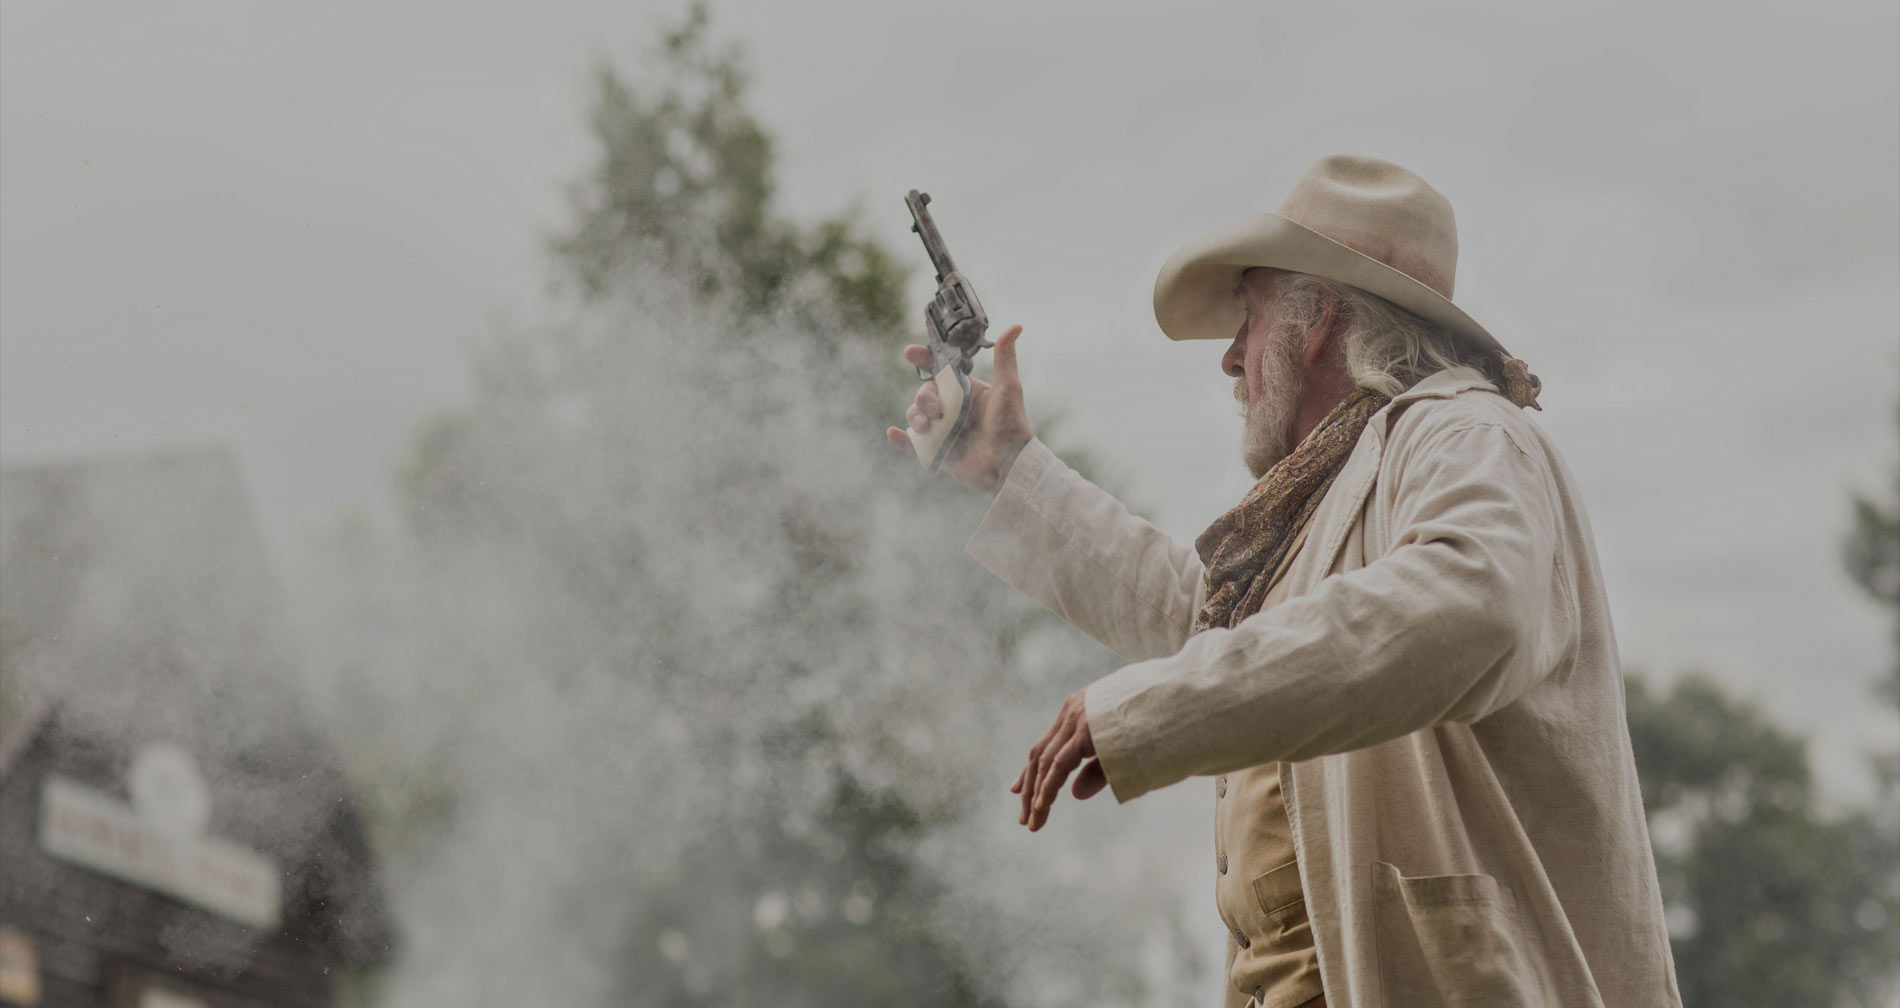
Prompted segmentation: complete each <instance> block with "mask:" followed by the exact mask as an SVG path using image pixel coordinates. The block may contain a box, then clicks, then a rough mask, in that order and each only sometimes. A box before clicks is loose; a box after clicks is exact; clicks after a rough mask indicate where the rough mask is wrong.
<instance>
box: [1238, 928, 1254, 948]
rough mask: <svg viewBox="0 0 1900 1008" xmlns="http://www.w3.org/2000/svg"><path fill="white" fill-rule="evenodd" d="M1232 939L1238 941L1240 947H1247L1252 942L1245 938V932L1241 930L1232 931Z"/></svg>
mask: <svg viewBox="0 0 1900 1008" xmlns="http://www.w3.org/2000/svg"><path fill="white" fill-rule="evenodd" d="M1234 941H1236V942H1239V943H1240V947H1241V948H1248V947H1250V946H1252V945H1253V942H1250V941H1248V940H1247V935H1246V933H1245V932H1241V931H1236V932H1234Z"/></svg>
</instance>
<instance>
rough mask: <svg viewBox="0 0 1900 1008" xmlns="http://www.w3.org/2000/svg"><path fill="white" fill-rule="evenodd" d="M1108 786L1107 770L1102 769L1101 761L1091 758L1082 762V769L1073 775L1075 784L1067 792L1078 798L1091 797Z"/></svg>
mask: <svg viewBox="0 0 1900 1008" xmlns="http://www.w3.org/2000/svg"><path fill="white" fill-rule="evenodd" d="M1107 786H1108V771H1106V770H1103V769H1102V761H1101V760H1098V759H1091V760H1089V761H1088V762H1087V763H1084V764H1082V770H1081V772H1080V773H1078V774H1076V775H1075V786H1074V787H1071V788H1070V789H1069V793H1070V794H1072V795H1075V796H1076V797H1077V798H1080V799H1087V798H1093V797H1095V796H1096V795H1098V794H1101V793H1102V789H1103V788H1105V787H1107Z"/></svg>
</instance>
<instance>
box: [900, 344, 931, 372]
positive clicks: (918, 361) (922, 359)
mask: <svg viewBox="0 0 1900 1008" xmlns="http://www.w3.org/2000/svg"><path fill="white" fill-rule="evenodd" d="M904 360H905V362H906V363H908V364H909V365H910V366H911V367H929V366H930V365H931V364H932V363H934V359H933V358H932V357H931V356H930V348H929V347H927V346H920V345H918V344H916V343H912V344H911V345H910V346H907V347H905V348H904Z"/></svg>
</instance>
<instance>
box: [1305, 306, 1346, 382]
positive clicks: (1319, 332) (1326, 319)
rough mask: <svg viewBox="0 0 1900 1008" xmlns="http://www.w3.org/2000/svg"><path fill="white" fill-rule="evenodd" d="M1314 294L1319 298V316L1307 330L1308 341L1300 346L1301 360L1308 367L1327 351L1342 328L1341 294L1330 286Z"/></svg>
mask: <svg viewBox="0 0 1900 1008" xmlns="http://www.w3.org/2000/svg"><path fill="white" fill-rule="evenodd" d="M1313 296H1314V297H1316V298H1318V299H1319V305H1318V307H1319V317H1318V318H1316V319H1314V320H1313V325H1312V327H1311V328H1309V329H1307V330H1306V342H1305V345H1304V346H1302V347H1301V348H1300V361H1301V362H1302V363H1304V364H1305V365H1306V366H1307V367H1312V366H1313V364H1314V362H1316V361H1318V360H1319V358H1320V355H1321V354H1324V353H1325V352H1326V348H1327V347H1328V346H1329V345H1330V344H1331V343H1332V341H1333V337H1334V336H1336V335H1338V333H1339V329H1340V328H1341V327H1340V324H1339V294H1338V293H1337V292H1336V291H1334V290H1332V289H1331V288H1329V287H1320V288H1319V289H1318V290H1316V291H1314V292H1313Z"/></svg>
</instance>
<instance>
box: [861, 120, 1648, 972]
mask: <svg viewBox="0 0 1900 1008" xmlns="http://www.w3.org/2000/svg"><path fill="white" fill-rule="evenodd" d="M1456 263H1457V237H1456V231H1455V227H1454V224H1453V220H1452V211H1451V205H1450V204H1449V203H1448V202H1447V201H1446V200H1445V199H1444V197H1443V196H1440V195H1439V194H1438V193H1437V192H1436V191H1434V190H1433V189H1432V188H1431V187H1429V186H1427V185H1426V184H1425V183H1424V182H1423V181H1422V180H1421V179H1419V178H1418V177H1417V176H1416V175H1414V174H1412V173H1411V172H1408V171H1406V170H1405V169H1402V168H1400V167H1398V166H1397V165H1393V164H1390V163H1387V162H1384V161H1378V160H1374V159H1370V158H1362V157H1343V156H1342V157H1331V158H1327V159H1325V160H1323V161H1321V162H1319V163H1318V164H1316V165H1314V166H1313V167H1312V168H1311V169H1309V170H1308V171H1307V172H1306V174H1305V175H1304V176H1302V177H1301V178H1300V180H1299V181H1298V183H1297V184H1296V185H1295V186H1294V188H1293V191H1292V194H1291V195H1290V196H1288V198H1287V200H1286V201H1285V203H1284V204H1283V205H1282V206H1281V208H1280V211H1279V212H1278V213H1272V214H1257V215H1253V216H1249V217H1246V218H1243V219H1241V220H1240V221H1238V222H1236V223H1234V224H1232V225H1230V226H1228V227H1226V228H1222V229H1220V230H1218V231H1215V232H1213V233H1212V234H1209V235H1208V236H1206V237H1204V238H1202V239H1200V240H1198V241H1195V242H1192V243H1190V244H1189V245H1187V246H1186V247H1184V248H1182V249H1181V250H1180V251H1179V252H1177V253H1176V254H1175V255H1174V257H1173V258H1172V259H1170V260H1169V261H1168V263H1167V264H1166V265H1165V266H1163V267H1162V270H1161V275H1160V277H1159V279H1158V280H1157V282H1156V284H1155V316H1156V319H1157V320H1158V321H1159V322H1160V325H1161V329H1162V331H1163V332H1164V333H1166V334H1167V335H1168V336H1169V337H1171V338H1173V339H1177V340H1180V339H1214V338H1219V339H1231V340H1232V343H1231V345H1229V346H1228V348H1227V352H1226V354H1225V356H1223V357H1222V358H1221V368H1222V370H1223V371H1225V372H1226V373H1227V374H1228V375H1230V376H1232V377H1233V378H1234V396H1235V398H1236V399H1238V400H1239V401H1240V403H1241V406H1242V410H1243V415H1244V417H1245V435H1244V439H1243V451H1244V455H1245V460H1246V463H1247V466H1248V468H1249V469H1250V470H1251V471H1252V473H1253V475H1254V476H1255V477H1256V479H1257V480H1258V482H1257V483H1255V485H1254V486H1253V488H1252V489H1251V490H1250V491H1248V493H1247V495H1246V496H1245V497H1244V498H1243V499H1242V500H1241V502H1240V503H1239V504H1238V505H1237V506H1236V507H1235V508H1234V509H1233V510H1232V511H1230V512H1228V513H1227V514H1225V515H1223V516H1221V518H1220V519H1219V520H1217V521H1215V522H1214V524H1213V525H1212V526H1211V527H1210V528H1208V530H1207V531H1206V532H1205V533H1203V534H1202V535H1201V536H1200V537H1199V539H1197V540H1196V542H1195V546H1194V548H1193V549H1189V548H1186V547H1184V546H1180V545H1177V544H1175V543H1173V542H1171V541H1170V540H1168V539H1167V538H1166V537H1165V536H1163V535H1162V534H1161V533H1160V532H1158V531H1157V530H1155V529H1154V528H1153V527H1152V526H1150V525H1148V524H1146V523H1144V522H1142V521H1140V520H1139V519H1136V518H1133V517H1131V516H1130V515H1129V514H1128V513H1127V512H1126V511H1125V510H1124V509H1123V508H1122V507H1121V506H1120V505H1119V504H1118V503H1117V502H1116V501H1115V500H1114V499H1113V498H1111V497H1110V496H1109V495H1107V494H1106V493H1105V492H1103V491H1102V490H1100V489H1098V488H1096V487H1095V486H1093V485H1091V484H1090V483H1088V482H1087V481H1085V480H1083V479H1082V478H1081V477H1080V476H1078V475H1077V474H1076V473H1074V472H1073V471H1071V470H1070V469H1068V468H1067V467H1066V466H1064V465H1063V464H1062V463H1061V462H1060V461H1059V460H1057V459H1056V457H1055V456H1054V455H1052V454H1051V453H1050V452H1049V450H1048V449H1047V448H1046V447H1044V446H1043V445H1042V443H1041V442H1039V441H1037V440H1036V439H1035V437H1034V436H1033V432H1032V430H1031V427H1030V424H1029V421H1028V415H1027V412H1026V411H1025V409H1024V406H1023V393H1022V384H1021V382H1020V380H1019V379H1018V375H1017V367H1016V340H1017V339H1018V337H1019V336H1020V334H1021V328H1020V327H1016V328H1012V329H1011V330H1009V331H1008V332H1006V333H1004V334H1003V336H1002V337H1001V338H1000V339H999V340H998V341H997V346H996V374H995V384H994V385H993V386H988V385H982V384H980V383H979V384H978V385H977V386H976V388H975V391H974V396H973V400H972V406H971V410H972V412H971V416H970V418H969V419H968V420H967V421H966V426H965V429H964V430H963V431H962V432H961V433H960V434H959V437H958V443H957V444H956V445H955V446H954V447H953V449H952V455H951V457H950V461H949V463H948V465H947V466H946V469H947V470H948V471H950V472H951V473H952V474H953V475H955V477H956V478H957V479H958V480H960V481H961V482H962V483H964V484H965V485H967V486H970V487H973V488H976V489H980V490H983V491H986V492H988V493H990V494H992V495H993V496H994V498H995V500H994V502H993V503H992V504H991V506H990V509H989V512H988V513H987V514H986V515H985V516H984V519H983V522H982V524H981V526H980V527H979V528H978V530H977V532H976V535H975V537H974V538H973V539H972V540H971V543H970V551H971V552H972V553H973V554H974V555H975V556H976V557H977V559H979V560H980V561H982V562H983V563H984V564H985V565H986V566H988V567H990V568H991V569H992V570H993V571H995V572H996V573H997V574H998V575H1000V576H1002V577H1003V578H1004V579H1005V580H1007V581H1009V582H1010V583H1011V584H1013V585H1015V586H1016V587H1017V588H1018V589H1020V590H1022V591H1023V592H1025V593H1026V594H1028V595H1029V596H1030V597H1032V598H1034V599H1036V600H1037V601H1039V602H1041V603H1042V604H1044V605H1045V606H1047V607H1049V608H1050V609H1052V610H1053V611H1055V612H1056V613H1058V614H1060V615H1061V616H1062V617H1063V618H1065V619H1067V620H1068V621H1069V622H1071V623H1073V624H1074V625H1075V626H1077V627H1079V628H1081V629H1082V630H1084V631H1086V632H1088V633H1089V634H1091V635H1093V636H1094V637H1096V638H1097V639H1099V640H1101V641H1102V642H1103V643H1104V644H1106V645H1108V646H1109V647H1110V648H1112V649H1113V650H1114V651H1115V652H1116V653H1118V654H1120V655H1122V656H1123V657H1125V658H1127V659H1128V660H1130V661H1132V662H1134V664H1131V665H1128V666H1127V667H1125V668H1123V669H1121V670H1119V671H1117V672H1115V673H1114V674H1112V675H1109V676H1106V677H1104V678H1102V679H1100V680H1098V681H1096V682H1094V683H1092V684H1090V685H1089V686H1088V687H1087V688H1086V689H1083V690H1080V691H1078V692H1077V693H1075V694H1074V695H1073V696H1070V697H1069V698H1068V700H1067V701H1066V702H1065V703H1064V704H1063V706H1062V710H1061V712H1060V714H1059V715H1058V716H1057V718H1056V721H1055V724H1054V725H1053V726H1051V727H1050V729H1049V730H1048V731H1047V732H1046V733H1045V734H1044V735H1043V737H1042V738H1041V740H1039V741H1038V742H1037V743H1036V745H1035V747H1034V748H1032V749H1031V750H1030V754H1029V762H1028V765H1027V766H1026V767H1025V768H1024V769H1023V771H1022V773H1021V775H1020V776H1019V777H1018V778H1017V780H1016V782H1015V784H1014V785H1013V786H1012V788H1011V790H1013V791H1017V792H1019V793H1020V794H1021V795H1022V821H1023V823H1024V824H1026V825H1027V826H1028V827H1029V828H1030V829H1031V830H1035V829H1038V828H1040V827H1041V826H1042V824H1043V823H1044V822H1045V821H1047V819H1048V816H1049V812H1050V808H1051V806H1052V805H1053V803H1054V802H1055V799H1056V796H1057V794H1058V793H1059V791H1060V789H1061V787H1062V785H1063V784H1064V782H1065V781H1066V780H1067V779H1068V777H1069V775H1070V774H1071V773H1076V778H1075V782H1074V785H1073V788H1072V793H1073V794H1074V795H1075V796H1076V797H1077V798H1087V797H1090V796H1091V795H1094V794H1096V793H1097V792H1099V791H1101V790H1102V789H1103V788H1104V787H1108V788H1111V789H1113V791H1114V794H1115V797H1116V799H1117V800H1119V801H1124V802H1125V801H1129V800H1131V799H1133V798H1135V797H1137V796H1139V795H1142V794H1145V793H1146V792H1148V791H1151V790H1153V789H1155V788H1158V787H1163V786H1165V785H1168V784H1172V783H1174V782H1176V781H1179V780H1181V779H1183V778H1185V777H1189V776H1193V775H1205V776H1211V777H1213V778H1214V797H1215V824H1214V835H1215V843H1214V871H1215V897H1216V903H1217V905H1218V907H1219V910H1220V914H1221V918H1222V920H1223V921H1224V922H1225V923H1226V925H1227V931H1228V935H1229V937H1228V948H1227V956H1228V979H1229V981H1230V987H1229V992H1230V993H1229V995H1228V998H1227V1004H1228V1005H1229V1006H1235V1008H1237V1006H1242V1005H1247V1006H1266V1008H1294V1006H1300V1005H1309V1004H1318V1005H1325V1004H1328V1003H1330V1004H1331V1005H1332V1006H1334V1008H1381V1006H1383V1008H1427V1006H1434V1005H1499V1006H1504V1005H1539V1006H1541V1005H1565V1006H1570V1005H1575V1006H1593V1008H1626V1006H1629V1008H1633V1006H1649V1005H1679V1004H1680V997H1679V995H1678V994H1677V991H1676V981H1675V970H1674V966H1673V963H1672V962H1671V959H1670V954H1669V942H1668V937H1667V933H1666V931H1665V928H1664V924H1663V913H1662V902H1661V899H1660V896H1659V894H1658V887H1657V882H1656V869H1655V864H1654V861H1653V859H1652V856H1651V854H1650V848H1649V839H1648V834H1647V830H1646V828H1645V825H1644V821H1643V807H1642V800H1641V796H1640V793H1639V791H1638V789H1637V781H1636V770H1635V765H1634V762H1633V760H1632V758H1631V752H1630V740H1629V731H1628V728H1627V727H1626V725H1625V720H1624V709H1623V692H1622V677H1621V675H1620V673H1619V670H1618V661H1617V652H1616V640H1615V637H1614V636H1613V634H1612V631H1611V628H1610V618H1609V609H1608V606H1607V604H1606V602H1605V600H1604V592H1603V583H1602V578H1601V575H1600V573H1599V571H1598V566H1597V558H1596V550H1595V547H1594V546H1593V544H1592V542H1591V539H1590V531H1589V526H1588V524H1587V522H1586V520H1585V518H1584V514H1583V508H1582V504H1581V501H1580V495H1579V494H1578V492H1577V489H1576V486H1575V483H1574V481H1573V480H1572V478H1571V475H1570V473H1569V471H1568V470H1567V469H1566V468H1565V467H1564V464H1563V462H1562V461H1561V460H1560V459H1559V457H1558V454H1557V450H1556V448H1555V446H1554V445H1553V444H1552V443H1551V442H1550V439H1549V438H1548V437H1547V436H1546V435H1545V434H1544V432H1543V431H1542V430H1541V429H1539V428H1538V427H1537V425H1536V424H1534V423H1532V422H1531V420H1530V419H1529V417H1528V415H1527V414H1525V413H1524V412H1523V410H1522V409H1521V407H1525V406H1532V405H1535V395H1536V393H1537V391H1538V382H1537V380H1536V378H1534V377H1533V376H1531V375H1530V374H1529V372H1528V371H1527V370H1525V368H1524V366H1523V364H1522V363H1521V362H1519V361H1517V360H1515V359H1514V358H1511V357H1509V356H1508V355H1506V354H1505V353H1504V351H1503V348H1502V347H1501V346H1500V345H1499V344H1498V341H1497V340H1496V339H1494V338H1493V337H1492V336H1491V334H1490V333H1488V332H1486V331H1485V330H1484V328H1483V327H1482V326H1480V325H1479V324H1478V323H1477V322H1475V321H1473V320H1472V319H1471V317H1470V316H1468V315H1467V314H1466V313H1465V312H1464V311H1462V310H1461V309H1459V308H1458V307H1457V306H1456V305H1454V304H1453V303H1452V301H1451V294H1452V278H1453V273H1454V270H1455V267H1456ZM905 354H906V358H907V359H908V360H910V361H911V362H912V363H917V364H921V363H925V362H926V361H927V360H928V357H927V355H926V354H925V353H924V352H923V350H922V348H921V347H910V348H907V350H906V351H905ZM940 418H941V407H940V404H939V402H938V400H937V398H936V395H935V391H934V388H933V387H932V386H930V385H926V386H925V387H924V388H923V389H922V390H920V391H919V393H918V396H917V399H916V401H915V403H914V404H913V405H912V406H911V408H910V410H909V411H908V414H907V419H908V420H909V422H910V426H911V428H912V430H915V431H918V432H923V431H926V430H928V428H929V426H930V424H931V423H932V422H933V421H936V420H938V419H940ZM888 436H889V438H890V440H891V443H892V444H894V445H897V446H899V447H908V445H909V441H908V435H907V434H906V432H905V431H901V430H898V429H897V428H895V427H893V428H891V429H890V431H889V432H888Z"/></svg>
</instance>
